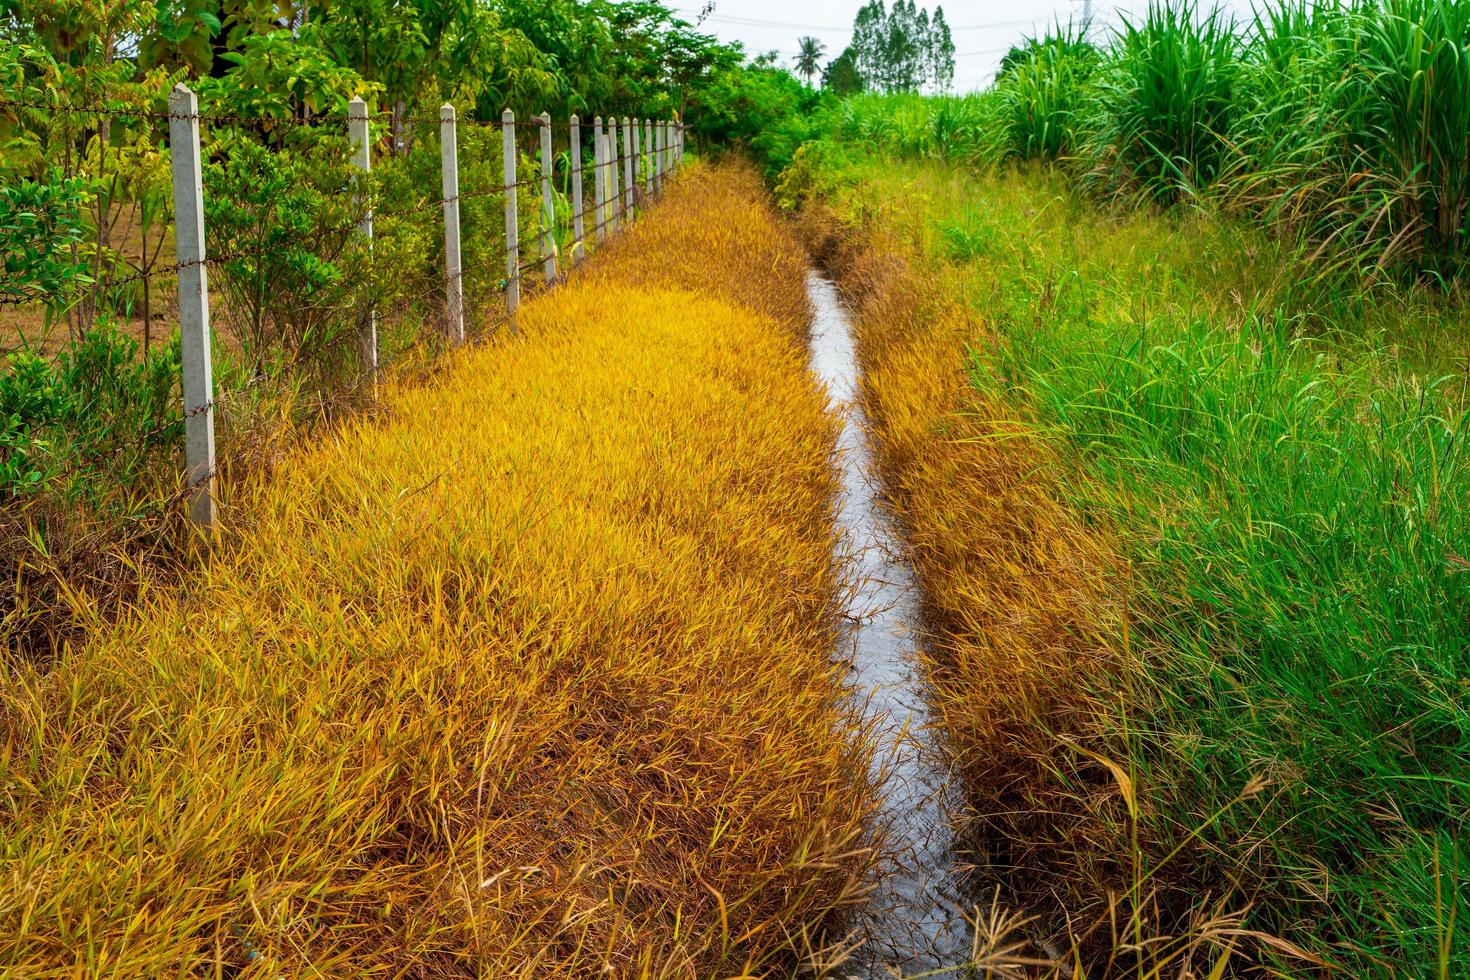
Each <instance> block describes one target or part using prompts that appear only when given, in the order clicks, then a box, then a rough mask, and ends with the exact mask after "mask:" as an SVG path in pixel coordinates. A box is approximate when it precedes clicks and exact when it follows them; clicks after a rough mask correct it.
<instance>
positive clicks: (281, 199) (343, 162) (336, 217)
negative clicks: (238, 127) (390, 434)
mask: <svg viewBox="0 0 1470 980" xmlns="http://www.w3.org/2000/svg"><path fill="white" fill-rule="evenodd" d="M349 154H350V148H349V146H348V144H347V141H346V140H345V139H342V138H339V139H338V140H335V141H327V140H321V139H313V140H311V141H309V142H307V143H306V144H305V145H304V146H302V147H300V148H296V147H287V148H284V149H280V150H276V149H271V148H269V147H265V146H262V145H261V144H259V143H257V142H255V141H254V140H251V139H248V138H231V139H227V140H225V141H223V143H222V145H221V146H220V147H219V153H218V159H216V160H215V161H213V162H211V163H210V164H209V166H208V167H207V168H206V169H205V173H204V185H205V194H204V201H205V205H204V208H205V228H206V229H207V231H208V234H209V250H210V251H211V252H212V253H214V254H216V255H225V256H231V258H230V259H229V261H226V262H224V263H222V264H221V265H220V266H219V267H218V268H219V274H218V276H217V278H216V280H215V281H216V282H217V283H218V284H219V286H220V288H221V289H222V291H223V292H224V293H225V294H226V295H227V297H228V299H229V302H228V304H227V306H228V308H229V309H230V310H231V311H233V315H234V317H235V320H236V322H235V323H234V324H233V326H234V327H235V333H236V335H237V336H238V337H239V338H240V339H241V341H242V344H243V347H244V353H245V356H246V358H247V360H248V361H249V362H250V363H251V364H252V366H253V367H254V369H255V370H256V371H261V370H265V369H266V367H267V361H268V360H272V359H277V360H283V361H284V362H286V363H293V362H295V361H297V360H299V359H301V358H302V357H304V356H306V355H308V354H312V353H314V352H316V351H319V350H324V349H326V348H327V347H328V345H332V344H333V343H334V341H336V340H337V339H338V336H339V334H340V333H341V332H343V331H346V330H348V329H351V325H350V324H348V323H346V322H344V314H343V309H342V307H343V306H344V305H346V304H348V302H349V296H350V295H351V294H352V289H353V285H354V282H353V277H352V276H350V275H348V274H347V272H346V270H347V269H348V268H349V267H351V266H352V264H353V263H354V261H356V262H357V263H359V264H360V263H361V262H362V261H363V256H364V253H365V250H364V249H362V248H361V246H360V240H359V236H358V234H357V228H356V225H357V222H358V221H359V220H360V218H361V217H362V215H363V214H364V213H365V211H366V207H367V201H368V199H369V196H368V195H364V196H363V197H362V198H357V197H355V196H354V195H353V194H351V193H344V191H345V190H346V189H347V188H348V187H350V186H351V184H352V181H353V178H354V176H355V173H354V171H353V170H352V168H351V164H350V162H349ZM369 286H370V284H369ZM362 292H363V295H366V294H367V293H368V292H370V289H368V290H363V291H362ZM347 346H348V345H346V344H342V345H336V346H335V347H334V348H333V350H334V351H335V352H336V354H337V358H338V360H340V358H341V357H342V356H345V355H348V354H350V353H351V351H348V350H345V349H339V348H346V347H347Z"/></svg>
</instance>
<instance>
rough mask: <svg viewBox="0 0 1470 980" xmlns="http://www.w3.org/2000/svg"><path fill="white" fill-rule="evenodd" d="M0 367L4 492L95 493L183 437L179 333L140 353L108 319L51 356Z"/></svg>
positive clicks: (30, 356)
mask: <svg viewBox="0 0 1470 980" xmlns="http://www.w3.org/2000/svg"><path fill="white" fill-rule="evenodd" d="M5 367H6V369H5V370H4V371H3V372H0V496H3V497H11V496H15V495H18V494H26V493H34V492H37V491H39V490H42V489H45V488H48V487H51V486H52V485H53V484H58V485H59V486H60V487H61V488H62V489H63V490H64V491H65V492H67V493H70V494H76V495H83V496H87V497H91V498H95V499H104V498H107V497H109V496H111V495H113V494H115V493H116V492H117V491H118V489H119V488H122V489H124V490H126V489H127V488H129V487H131V486H133V485H134V484H136V483H137V482H138V480H139V479H140V476H141V474H142V472H143V471H142V463H143V462H144V461H145V460H146V459H147V458H148V456H149V454H150V453H152V452H153V451H155V450H158V449H165V448H169V447H173V446H176V445H177V444H178V440H179V439H180V437H181V436H182V426H181V425H180V424H179V421H180V412H179V408H178V372H179V351H178V344H177V341H175V342H174V343H171V344H168V345H165V346H162V347H158V348H155V349H153V350H152V351H149V352H148V353H147V354H143V355H140V353H139V350H138V344H137V341H135V340H133V339H132V338H131V337H129V336H127V335H126V334H124V333H122V332H121V331H119V330H118V329H117V327H116V325H115V324H113V323H110V322H106V323H103V324H100V325H99V326H97V327H96V328H94V329H93V330H91V331H89V332H88V333H87V334H86V335H85V336H84V337H83V338H82V340H81V341H80V342H78V343H76V344H74V345H72V346H71V347H69V348H67V350H66V351H65V352H63V353H62V355H61V356H60V357H59V358H58V359H57V360H56V361H55V362H54V363H53V362H52V361H50V360H48V359H46V358H43V357H40V356H38V355H36V354H34V353H32V352H30V351H18V352H16V353H14V354H12V355H10V357H9V358H7V363H6V366H5Z"/></svg>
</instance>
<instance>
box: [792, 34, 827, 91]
mask: <svg viewBox="0 0 1470 980" xmlns="http://www.w3.org/2000/svg"><path fill="white" fill-rule="evenodd" d="M796 43H797V44H798V45H799V46H800V49H799V50H798V51H797V53H796V70H797V72H798V73H799V74H802V75H805V76H806V83H807V84H808V85H810V84H811V83H812V79H813V78H814V77H816V74H817V72H819V71H821V70H822V55H824V54H826V53H827V46H826V45H824V44H823V43H822V42H821V41H818V40H817V39H816V38H814V37H804V38H802V39H801V40H799V41H797V42H796Z"/></svg>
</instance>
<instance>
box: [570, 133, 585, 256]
mask: <svg viewBox="0 0 1470 980" xmlns="http://www.w3.org/2000/svg"><path fill="white" fill-rule="evenodd" d="M569 121H570V123H571V125H570V126H569V127H568V134H569V137H570V139H569V143H570V149H571V154H570V155H571V169H572V264H573V265H576V264H577V263H578V262H580V261H582V256H583V255H585V254H586V250H585V249H584V248H583V247H582V236H583V235H584V234H585V233H586V224H585V222H583V220H582V122H581V120H580V119H578V118H577V115H576V113H573V114H572V118H571V119H570V120H569Z"/></svg>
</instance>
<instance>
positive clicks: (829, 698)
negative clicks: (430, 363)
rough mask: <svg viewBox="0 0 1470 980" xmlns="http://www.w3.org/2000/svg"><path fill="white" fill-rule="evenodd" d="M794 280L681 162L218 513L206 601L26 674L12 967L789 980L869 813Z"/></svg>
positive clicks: (8, 892)
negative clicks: (667, 178)
mask: <svg viewBox="0 0 1470 980" xmlns="http://www.w3.org/2000/svg"><path fill="white" fill-rule="evenodd" d="M799 259H800V250H799V248H798V247H797V245H796V244H795V243H794V241H793V240H792V239H791V237H790V235H789V234H788V233H787V232H786V231H785V230H784V229H783V228H782V227H781V226H780V225H778V224H777V223H776V221H775V220H774V219H773V218H772V216H771V215H770V213H769V212H768V210H767V209H766V208H765V206H764V203H763V199H762V198H761V196H760V192H759V187H758V184H757V182H756V181H755V178H754V177H753V176H752V175H751V174H749V173H748V172H745V171H742V170H738V169H737V170H728V169H722V170H708V169H694V170H692V171H691V172H690V173H689V174H688V175H687V176H686V177H684V178H682V179H681V181H678V182H675V185H674V187H673V188H672V190H671V191H670V192H669V194H668V195H667V199H666V200H665V202H664V203H663V204H662V205H661V206H660V207H659V208H658V209H657V210H655V211H654V213H652V214H651V215H650V216H648V217H647V218H646V219H645V220H644V221H643V222H642V223H641V224H639V225H637V226H636V227H635V228H634V229H632V230H631V231H630V232H629V233H628V234H627V235H626V236H625V237H624V239H623V240H622V241H620V242H619V243H618V244H617V245H616V246H613V247H611V248H609V249H608V250H606V252H605V254H604V255H603V256H600V257H598V258H597V259H595V260H594V261H593V262H592V263H591V265H590V266H589V268H588V270H587V275H586V277H585V278H580V279H574V281H573V283H572V284H571V285H570V286H568V287H566V288H563V289H560V290H557V291H555V292H553V293H551V294H549V295H547V296H545V297H544V298H541V299H538V300H537V301H534V302H532V303H530V304H528V305H527V306H526V307H525V308H524V310H523V312H522V316H521V324H520V327H521V330H520V334H519V336H517V337H514V338H501V339H499V340H496V341H494V342H491V343H488V344H486V345H484V346H482V347H480V348H477V349H474V350H471V351H467V352H465V353H463V354H462V355H459V356H456V357H454V358H453V359H452V361H451V362H450V363H449V364H448V365H447V366H446V367H445V368H444V369H443V370H441V371H438V372H436V373H435V376H434V377H433V378H432V380H431V381H430V383H428V384H425V385H419V386H412V387H410V386H402V385H400V386H389V388H388V389H387V390H386V392H385V394H384V411H383V412H381V413H379V414H378V416H377V417H375V418H371V419H361V420H358V421H356V422H353V423H350V424H347V425H345V426H343V427H341V428H340V429H338V430H336V431H335V432H334V433H333V434H332V435H331V436H330V438H329V439H327V440H326V441H325V442H324V443H323V444H320V445H318V446H316V447H314V448H308V449H305V450H303V451H301V452H300V453H299V454H298V455H296V456H295V457H294V458H292V459H290V460H288V461H287V463H286V464H285V465H282V466H281V467H279V468H278V469H277V470H276V472H274V473H273V474H272V475H271V476H270V478H269V479H267V480H264V481H262V482H260V483H258V484H255V485H244V486H237V487H234V488H232V493H231V495H230V496H231V499H230V504H229V510H228V515H227V518H226V519H227V522H228V524H229V525H230V526H232V527H235V528H240V527H247V528H249V530H248V532H246V533H243V534H239V535H237V536H236V537H234V538H233V539H232V540H229V541H227V542H223V543H222V545H221V546H220V547H219V548H218V550H217V553H216V554H215V555H214V556H213V557H212V559H211V560H210V561H209V562H208V564H207V567H205V568H204V569H202V570H201V571H200V572H199V573H198V575H197V576H195V577H194V578H193V579H192V580H191V581H190V582H189V584H188V587H187V588H186V589H185V590H183V591H181V592H180V591H175V590H171V589H145V590H144V592H143V595H142V597H141V599H140V602H139V606H138V608H137V609H136V611H135V612H134V613H132V614H130V615H128V616H126V617H124V618H123V619H122V620H121V621H120V622H118V623H116V624H114V625H104V624H102V623H98V624H97V626H96V627H95V630H94V633H93V636H92V637H91V639H90V641H89V642H87V643H85V644H82V645H80V646H78V647H76V648H74V649H69V650H67V651H66V652H65V654H64V655H63V656H62V657H61V658H60V659H59V661H58V662H57V663H56V664H55V665H54V668H53V669H51V670H50V671H49V672H46V673H41V672H38V671H35V670H27V669H24V668H19V667H5V668H4V670H5V672H6V674H5V676H4V677H3V693H0V746H3V756H0V762H3V768H4V781H3V787H0V826H3V827H4V832H3V851H0V853H3V861H4V868H3V871H0V972H3V973H6V974H8V975H17V976H21V975H23V976H28V977H36V976H48V975H82V974H90V975H100V974H106V975H110V976H162V975H170V976H182V975H211V976H226V975H227V976H259V977H277V976H289V977H312V976H337V975H363V974H373V975H379V974H381V975H393V976H398V975H406V976H425V977H427V976H471V975H478V976H497V977H498V976H517V975H527V976H530V975H535V976H574V975H589V976H590V975H614V976H691V977H692V976H712V975H730V974H764V973H775V974H777V975H783V974H785V973H787V972H789V971H790V969H792V967H793V965H794V963H795V960H796V959H797V958H799V957H801V956H804V955H807V954H809V953H810V952H811V951H812V950H814V949H816V948H817V947H820V946H821V945H822V944H823V943H824V942H826V941H828V940H829V939H831V938H832V936H831V935H829V934H824V932H823V928H824V926H826V925H830V924H831V923H832V921H833V920H834V916H833V914H832V913H833V910H837V916H836V918H837V919H840V910H841V908H842V907H843V906H844V904H846V903H849V902H851V901H853V900H854V899H855V898H856V897H857V895H858V892H859V891H860V889H859V887H858V884H857V883H858V882H859V880H860V879H861V876H862V873H863V870H864V868H865V867H866V864H867V860H868V859H867V855H866V852H865V851H864V850H863V849H862V843H863V841H864V839H865V831H864V822H865V819H866V815H867V812H868V810H869V806H870V802H869V797H870V787H869V786H868V783H867V776H866V772H867V769H866V760H867V751H868V750H867V747H866V745H865V742H864V740H863V738H862V737H861V733H859V732H858V731H857V730H856V728H855V725H856V722H855V721H854V719H853V717H852V716H851V714H850V711H849V709H848V708H847V707H846V706H845V704H844V699H843V692H842V690H841V685H840V681H839V679H838V676H837V674H836V672H835V671H834V668H833V667H832V666H831V664H830V663H829V660H828V651H829V649H830V645H831V638H832V631H833V629H834V620H833V617H834V592H835V590H836V587H837V584H838V583H837V581H836V572H835V570H834V568H833V564H832V560H831V555H832V544H833V541H832V534H833V529H832V522H831V519H830V518H831V506H832V504H831V500H832V491H833V481H834V479H835V477H834V473H833V470H832V467H831V466H830V460H831V453H832V451H833V444H834V437H835V423H834V421H833V419H832V418H830V417H829V416H828V415H827V414H826V413H825V411H824V400H823V396H822V394H821V392H820V391H819V390H818V389H817V387H816V385H815V383H814V382H813V381H812V380H811V378H810V377H809V375H808V374H807V371H806V360H805V351H804V347H803V344H802V339H803V328H804V323H803V317H802V311H803V309H804V306H803V301H802V300H801V299H800V295H801V293H800V290H801V275H802V267H801V265H800V264H797V263H798V260H799ZM635 266H636V267H637V271H636V273H635ZM689 270H695V271H689ZM629 283H636V285H629ZM680 286H687V287H699V288H703V289H706V290H707V291H708V292H709V293H711V294H713V295H712V296H705V297H701V296H699V295H696V294H695V293H693V292H690V291H688V290H687V289H680V288H677V287H680ZM720 297H725V298H726V299H736V300H739V301H740V303H739V305H734V304H732V303H731V302H727V301H725V300H722V299H721V298H720ZM752 304H753V305H752ZM755 307H760V308H764V309H765V311H766V312H765V313H761V312H758V311H757V309H756V308H755Z"/></svg>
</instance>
